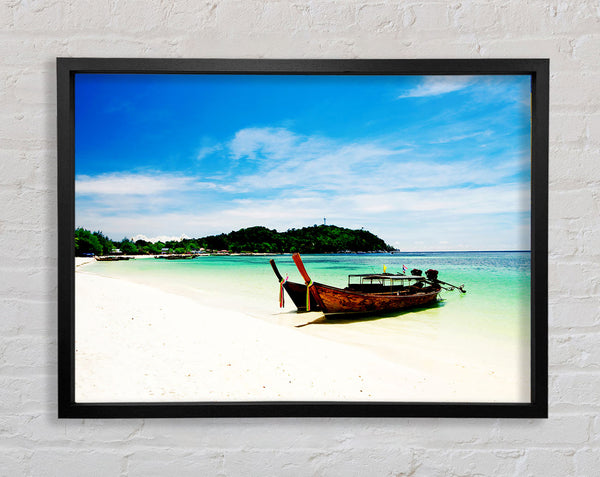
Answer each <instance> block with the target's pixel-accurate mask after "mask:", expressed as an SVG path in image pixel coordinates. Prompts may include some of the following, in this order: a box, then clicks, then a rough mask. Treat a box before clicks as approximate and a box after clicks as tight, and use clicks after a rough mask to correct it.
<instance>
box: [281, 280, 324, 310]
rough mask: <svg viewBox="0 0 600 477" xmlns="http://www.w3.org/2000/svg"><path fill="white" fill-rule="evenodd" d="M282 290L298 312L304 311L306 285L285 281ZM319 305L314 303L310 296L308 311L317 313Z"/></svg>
mask: <svg viewBox="0 0 600 477" xmlns="http://www.w3.org/2000/svg"><path fill="white" fill-rule="evenodd" d="M283 288H284V290H285V291H286V293H287V294H288V296H289V297H290V298H291V299H292V301H293V302H294V305H296V308H298V311H306V285H303V284H302V283H296V282H290V281H287V282H285V283H284V284H283ZM320 309H321V308H319V305H318V304H317V302H316V301H315V298H314V297H313V296H312V294H311V295H310V311H319V310H320Z"/></svg>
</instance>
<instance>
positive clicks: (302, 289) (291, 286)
mask: <svg viewBox="0 0 600 477" xmlns="http://www.w3.org/2000/svg"><path fill="white" fill-rule="evenodd" d="M269 263H270V264H271V267H272V268H273V271H274V272H275V276H276V277H277V280H279V306H280V307H281V308H283V303H284V300H283V290H285V291H286V293H287V294H288V295H289V297H290V298H291V299H292V301H293V302H294V305H296V308H298V311H318V310H320V308H319V305H318V304H317V302H316V300H315V299H314V297H313V296H312V295H311V294H310V293H309V292H308V291H307V289H306V285H304V284H302V283H296V282H290V281H289V280H288V279H287V278H285V279H284V278H283V277H282V276H281V273H279V270H278V269H277V265H275V260H273V259H271V260H269ZM307 298H308V300H309V301H308V304H309V307H308V309H307V307H306V304H307Z"/></svg>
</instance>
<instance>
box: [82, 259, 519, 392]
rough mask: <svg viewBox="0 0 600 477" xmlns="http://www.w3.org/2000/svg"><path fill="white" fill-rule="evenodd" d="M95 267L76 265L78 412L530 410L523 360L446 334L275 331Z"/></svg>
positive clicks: (283, 322)
mask: <svg viewBox="0 0 600 477" xmlns="http://www.w3.org/2000/svg"><path fill="white" fill-rule="evenodd" d="M85 263H86V259H77V263H76V329H75V331H76V351H75V355H76V390H75V391H76V401H77V402H119V401H137V402H159V401H337V400H343V401H407V402H415V401H447V402H461V401H468V402H474V401H482V402H486V401H497V402H498V401H500V402H523V401H528V400H529V390H528V386H523V384H522V381H523V380H525V382H527V381H528V379H529V377H528V376H521V379H520V380H517V381H518V382H515V373H516V374H517V375H518V373H520V372H522V368H523V366H522V362H521V361H522V360H521V361H520V360H519V359H518V358H519V357H518V356H514V355H515V353H514V350H507V349H505V348H504V347H503V345H501V344H499V343H494V342H491V341H485V340H484V341H474V340H471V339H470V338H469V337H461V336H459V335H458V334H457V335H456V336H452V335H448V334H444V335H441V334H440V333H438V332H437V331H436V328H435V327H434V326H432V324H431V323H428V322H427V320H423V321H419V320H406V321H405V322H403V324H402V325H401V327H400V328H399V329H397V330H395V331H394V332H391V333H386V334H382V333H381V332H380V331H378V330H376V329H375V328H374V327H373V326H372V325H370V323H369V322H352V323H341V324H340V323H338V324H328V325H319V324H314V325H308V326H304V327H300V328H298V327H296V326H295V325H298V324H302V323H306V322H309V321H311V320H315V319H318V318H319V315H320V314H319V313H317V312H313V313H305V314H295V313H289V312H288V313H284V314H282V315H281V316H280V318H281V319H279V320H278V321H277V322H276V323H274V322H273V316H269V317H268V318H269V319H265V320H263V319H260V318H259V317H256V316H254V315H253V316H251V315H249V314H247V313H245V312H244V306H243V302H240V303H239V304H236V303H235V298H232V301H233V303H228V307H227V309H223V308H217V307H215V306H214V303H213V302H208V301H207V302H203V301H202V300H201V295H194V296H183V295H179V294H174V293H172V292H167V291H164V290H161V289H157V288H155V287H151V286H148V285H142V284H139V283H133V282H129V281H126V280H124V279H117V278H110V277H106V276H99V275H96V274H94V273H89V272H87V271H86V266H85ZM232 305H233V306H232ZM235 308H237V311H236V310H235ZM266 313H272V311H271V309H269V310H268V311H266ZM507 356H511V358H510V359H507Z"/></svg>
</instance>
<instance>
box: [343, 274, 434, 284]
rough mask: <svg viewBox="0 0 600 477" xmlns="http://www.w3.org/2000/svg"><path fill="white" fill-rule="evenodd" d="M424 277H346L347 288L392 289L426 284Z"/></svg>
mask: <svg viewBox="0 0 600 477" xmlns="http://www.w3.org/2000/svg"><path fill="white" fill-rule="evenodd" d="M427 281H428V280H427V279H426V278H425V277H420V276H417V275H401V274H393V273H368V274H362V275H348V286H352V285H380V286H383V287H392V286H394V285H405V286H407V285H411V284H413V282H414V283H417V282H427Z"/></svg>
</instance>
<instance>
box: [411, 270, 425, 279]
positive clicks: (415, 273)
mask: <svg viewBox="0 0 600 477" xmlns="http://www.w3.org/2000/svg"><path fill="white" fill-rule="evenodd" d="M410 274H411V275H413V276H415V277H422V276H423V270H419V269H418V268H413V269H412V270H411V271H410Z"/></svg>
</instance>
